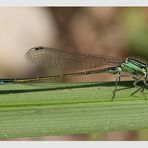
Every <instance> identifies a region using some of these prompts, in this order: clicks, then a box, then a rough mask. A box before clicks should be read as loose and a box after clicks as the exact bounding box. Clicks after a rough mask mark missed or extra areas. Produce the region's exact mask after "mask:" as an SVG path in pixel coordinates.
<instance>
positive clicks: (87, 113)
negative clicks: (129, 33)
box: [0, 81, 148, 138]
mask: <svg viewBox="0 0 148 148" xmlns="http://www.w3.org/2000/svg"><path fill="white" fill-rule="evenodd" d="M132 83H133V82H132V81H129V82H120V86H118V89H123V88H128V89H123V90H119V91H118V92H117V94H116V98H115V99H114V101H111V98H112V93H113V90H114V87H115V83H114V82H105V83H69V84H58V83H57V84H56V83H55V84H54V83H52V84H44V83H43V87H38V86H36V85H32V86H26V85H23V84H8V85H1V87H0V138H14V137H19V138H22V137H38V136H48V135H65V134H84V133H96V132H100V131H101V132H103V131H113V130H134V129H144V128H147V127H148V101H147V100H146V96H147V95H146V93H147V90H145V97H144V96H143V95H142V94H141V93H140V92H138V93H136V94H135V95H134V96H131V95H130V94H131V93H132V92H133V91H135V90H136V88H134V87H133V85H132Z"/></svg>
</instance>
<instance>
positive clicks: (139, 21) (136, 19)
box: [121, 8, 148, 58]
mask: <svg viewBox="0 0 148 148" xmlns="http://www.w3.org/2000/svg"><path fill="white" fill-rule="evenodd" d="M147 11H148V9H144V8H129V9H125V10H124V11H123V13H122V15H123V17H122V18H121V24H122V26H123V30H124V37H125V39H126V45H125V47H124V48H125V49H126V51H127V52H128V53H129V54H132V55H140V56H142V57H145V58H147V55H148V50H147V49H148V22H147V21H148V15H147V14H146V12H147Z"/></svg>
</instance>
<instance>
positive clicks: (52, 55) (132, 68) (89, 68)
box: [0, 47, 148, 100]
mask: <svg viewBox="0 0 148 148" xmlns="http://www.w3.org/2000/svg"><path fill="white" fill-rule="evenodd" d="M26 58H27V59H28V60H29V61H31V62H33V63H36V64H40V65H42V66H44V67H48V68H49V70H52V71H53V70H54V71H56V73H57V74H54V75H52V74H51V75H48V76H39V77H32V78H18V79H17V78H10V79H0V83H1V84H2V83H23V82H32V81H38V80H47V79H49V80H50V79H52V78H63V77H67V76H76V75H88V74H96V73H110V74H116V75H117V77H116V84H115V89H114V91H113V96H112V100H113V98H114V97H115V95H116V91H117V85H118V82H119V81H120V78H121V77H125V76H129V77H132V78H133V79H134V82H133V85H134V86H135V87H136V88H137V89H136V91H135V92H133V93H132V95H133V94H135V93H136V92H138V91H139V90H140V91H141V92H142V93H143V91H144V87H143V86H138V85H137V83H138V82H139V81H141V80H142V81H143V82H144V84H145V85H146V86H148V83H147V77H148V63H145V62H142V61H141V60H138V59H136V58H126V59H118V58H114V57H110V56H101V55H100V56H92V55H84V54H80V53H73V52H67V51H65V50H60V49H56V48H49V47H34V48H31V49H30V50H28V51H27V52H26ZM101 66H107V67H106V68H100V67H101ZM65 70H66V71H67V72H66V73H64V72H63V71H65ZM124 72H125V73H126V74H123V73H124Z"/></svg>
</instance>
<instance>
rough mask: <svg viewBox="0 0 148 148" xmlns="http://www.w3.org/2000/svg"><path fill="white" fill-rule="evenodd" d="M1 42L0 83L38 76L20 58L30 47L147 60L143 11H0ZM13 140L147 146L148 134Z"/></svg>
mask: <svg viewBox="0 0 148 148" xmlns="http://www.w3.org/2000/svg"><path fill="white" fill-rule="evenodd" d="M0 41H1V42H0V67H1V69H0V77H17V76H23V75H28V76H29V75H31V74H32V73H33V72H34V71H35V72H38V71H39V69H38V68H35V69H32V67H30V65H29V63H28V62H27V61H26V60H25V57H24V55H25V53H26V51H27V50H28V49H30V48H32V47H34V46H49V47H56V48H61V49H69V50H72V51H73V52H75V51H76V52H78V51H79V52H81V53H85V54H94V55H96V54H99V55H100V54H101V55H109V56H114V57H124V56H142V57H145V58H146V57H147V55H148V8H130V7H128V8H126V7H124V8H115V7H105V8H103V7H77V8H75V7H66V8H65V7H61V8H60V7H57V8H56V7H51V8H50V7H49V8H48V7H46V8H45V7H0ZM110 79H113V77H110V76H105V77H104V75H101V76H99V77H98V75H95V76H87V77H83V78H81V77H80V78H79V79H77V80H78V81H79V80H81V81H99V80H110ZM133 120H134V119H133ZM13 140H148V130H139V131H117V132H109V133H94V134H91V135H65V136H49V137H41V138H33V139H27V138H25V139H13Z"/></svg>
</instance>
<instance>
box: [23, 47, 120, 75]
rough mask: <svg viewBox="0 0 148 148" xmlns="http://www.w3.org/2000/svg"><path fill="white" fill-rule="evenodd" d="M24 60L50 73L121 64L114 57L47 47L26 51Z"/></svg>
mask: <svg viewBox="0 0 148 148" xmlns="http://www.w3.org/2000/svg"><path fill="white" fill-rule="evenodd" d="M26 58H27V59H28V60H29V61H31V62H33V63H36V64H39V65H41V66H44V67H47V68H48V69H49V71H50V73H62V72H63V71H64V72H65V71H66V72H75V71H84V70H89V69H93V68H96V67H100V66H103V65H108V66H117V65H119V64H120V63H122V62H123V60H121V59H118V58H114V57H109V56H92V55H83V54H81V53H72V52H67V51H65V50H61V49H56V48H49V47H34V48H32V49H30V50H29V51H27V53H26Z"/></svg>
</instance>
